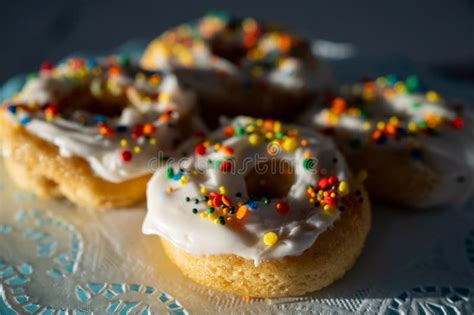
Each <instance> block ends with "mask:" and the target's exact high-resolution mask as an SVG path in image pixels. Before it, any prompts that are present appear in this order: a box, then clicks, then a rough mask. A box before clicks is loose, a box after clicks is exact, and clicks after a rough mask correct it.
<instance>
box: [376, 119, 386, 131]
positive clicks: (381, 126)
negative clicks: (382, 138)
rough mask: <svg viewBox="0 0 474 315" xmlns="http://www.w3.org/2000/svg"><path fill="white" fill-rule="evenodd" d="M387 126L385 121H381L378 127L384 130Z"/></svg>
mask: <svg viewBox="0 0 474 315" xmlns="http://www.w3.org/2000/svg"><path fill="white" fill-rule="evenodd" d="M384 128H385V123H384V122H383V121H379V122H378V123H377V129H378V130H383V129H384Z"/></svg>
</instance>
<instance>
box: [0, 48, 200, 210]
mask: <svg viewBox="0 0 474 315" xmlns="http://www.w3.org/2000/svg"><path fill="white" fill-rule="evenodd" d="M193 108H194V95H193V93H191V92H189V91H187V90H183V89H182V88H180V86H179V84H178V81H177V79H176V77H175V76H174V75H172V74H165V73H162V74H160V73H152V72H148V71H145V70H142V69H140V68H139V67H137V66H136V65H134V64H133V63H132V62H131V61H130V59H128V58H127V57H125V56H111V57H105V58H95V59H84V58H70V59H67V60H66V61H64V62H61V63H60V64H58V65H57V66H53V65H52V64H50V63H45V64H43V65H42V66H41V69H40V70H39V72H38V73H35V74H34V75H32V76H30V77H29V79H28V81H27V82H26V84H25V85H24V87H23V88H22V89H21V91H20V92H18V94H17V95H15V96H14V97H13V98H11V99H10V100H8V101H6V102H5V103H4V104H2V105H1V108H0V138H1V140H2V149H3V152H4V162H5V165H6V168H7V169H8V171H9V172H10V174H11V177H12V178H13V180H14V181H15V182H16V183H17V184H18V185H19V186H20V187H23V188H24V189H26V190H29V191H32V192H34V193H36V194H37V195H39V196H40V197H45V198H52V197H66V198H67V199H69V200H70V201H72V202H73V203H75V204H77V205H80V206H84V207H92V208H110V207H117V206H126V205H130V204H132V203H134V202H137V201H139V200H141V199H144V197H145V191H146V183H147V181H148V179H149V178H150V177H151V173H152V170H151V169H150V168H151V167H152V166H153V165H155V164H156V165H158V164H157V163H154V164H153V163H152V162H156V159H159V158H162V159H165V158H166V157H167V155H168V154H172V150H173V149H174V148H175V147H176V146H177V145H178V144H179V143H180V142H181V140H182V139H184V138H185V137H186V136H188V135H189V134H190V133H192V132H193V128H198V122H197V119H198V118H195V117H193V112H194V109H193ZM193 126H194V127H193ZM152 164H153V165H152Z"/></svg>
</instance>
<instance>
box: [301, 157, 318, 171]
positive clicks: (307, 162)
mask: <svg viewBox="0 0 474 315" xmlns="http://www.w3.org/2000/svg"><path fill="white" fill-rule="evenodd" d="M315 166H316V160H315V159H304V160H303V168H304V169H305V170H311V169H313V168H314V167H315Z"/></svg>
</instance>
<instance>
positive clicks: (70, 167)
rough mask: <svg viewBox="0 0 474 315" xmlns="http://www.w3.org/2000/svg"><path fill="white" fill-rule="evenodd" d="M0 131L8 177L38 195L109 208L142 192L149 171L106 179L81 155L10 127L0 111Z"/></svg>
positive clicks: (140, 196)
mask: <svg viewBox="0 0 474 315" xmlns="http://www.w3.org/2000/svg"><path fill="white" fill-rule="evenodd" d="M0 135H2V139H3V143H2V146H3V152H4V158H3V159H4V163H5V166H6V169H7V171H8V172H9V174H10V177H11V178H12V179H13V181H14V182H15V183H16V184H17V185H18V186H19V187H21V188H23V189H25V190H26V191H30V192H32V193H35V194H37V195H38V196H39V197H42V198H53V197H66V198H68V199H69V200H71V201H72V202H74V203H76V204H78V205H81V206H84V207H92V208H110V207H120V206H125V205H129V204H133V203H135V202H138V201H140V200H142V199H143V198H144V196H145V187H146V183H147V181H148V179H149V178H150V175H144V176H141V177H137V178H133V179H130V180H126V181H124V182H120V183H113V182H109V181H106V180H104V179H102V178H100V177H98V176H96V175H95V174H94V173H93V171H92V169H91V168H90V166H89V164H88V163H87V161H85V160H84V159H82V158H80V157H64V156H61V155H60V154H59V149H58V147H56V146H55V145H54V144H51V143H49V142H47V141H44V140H42V139H40V138H38V137H36V136H34V135H32V134H29V133H28V132H27V131H26V130H25V129H24V128H17V127H14V126H13V125H12V124H11V123H10V122H8V121H7V119H6V117H5V116H4V115H0Z"/></svg>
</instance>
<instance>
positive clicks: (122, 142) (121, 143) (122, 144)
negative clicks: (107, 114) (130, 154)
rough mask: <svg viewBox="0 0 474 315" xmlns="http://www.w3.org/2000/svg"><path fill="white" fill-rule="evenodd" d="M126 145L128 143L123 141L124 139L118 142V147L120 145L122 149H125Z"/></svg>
mask: <svg viewBox="0 0 474 315" xmlns="http://www.w3.org/2000/svg"><path fill="white" fill-rule="evenodd" d="M127 144H128V141H127V140H125V139H122V140H120V145H121V146H122V147H126V146H127Z"/></svg>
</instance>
